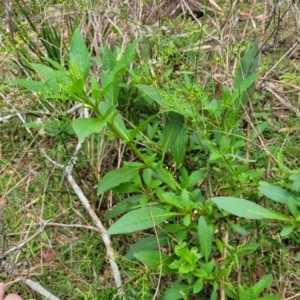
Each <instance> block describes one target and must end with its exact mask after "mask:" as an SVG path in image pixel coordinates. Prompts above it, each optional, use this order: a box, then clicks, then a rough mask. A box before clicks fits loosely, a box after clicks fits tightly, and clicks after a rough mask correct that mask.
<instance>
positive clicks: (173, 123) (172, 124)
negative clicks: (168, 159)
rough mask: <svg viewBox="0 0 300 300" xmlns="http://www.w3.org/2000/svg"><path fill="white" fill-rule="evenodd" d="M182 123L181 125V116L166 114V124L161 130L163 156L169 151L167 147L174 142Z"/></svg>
mask: <svg viewBox="0 0 300 300" xmlns="http://www.w3.org/2000/svg"><path fill="white" fill-rule="evenodd" d="M182 123H183V116H182V115H180V114H177V113H175V112H169V113H168V115H167V122H166V125H165V127H164V130H163V149H162V150H163V154H164V153H165V152H166V151H167V150H168V149H169V147H170V146H171V145H172V144H173V142H174V141H175V140H176V138H177V136H178V134H179V132H180V130H181V127H182ZM181 142H182V141H181ZM181 146H182V145H181ZM183 148H184V147H183Z"/></svg>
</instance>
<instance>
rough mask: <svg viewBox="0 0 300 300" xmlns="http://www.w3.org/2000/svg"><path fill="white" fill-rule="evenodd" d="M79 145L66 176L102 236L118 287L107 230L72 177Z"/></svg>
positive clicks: (115, 265) (118, 273)
mask: <svg viewBox="0 0 300 300" xmlns="http://www.w3.org/2000/svg"><path fill="white" fill-rule="evenodd" d="M81 146H82V144H81V143H78V144H77V146H76V149H75V151H74V155H73V157H72V158H71V161H70V163H69V165H68V166H67V167H66V177H67V180H68V182H69V183H70V185H71V187H72V188H73V191H74V192H75V193H76V195H77V197H78V198H79V200H80V201H81V203H82V204H83V206H84V207H85V209H86V210H87V212H88V213H89V215H90V217H91V218H92V220H93V222H94V224H95V225H96V227H97V228H98V231H99V232H100V235H101V237H102V240H103V243H104V245H105V248H106V254H107V257H108V259H109V262H110V266H111V269H112V272H113V274H114V279H115V284H116V286H117V287H118V288H120V287H121V286H122V279H121V274H120V271H119V268H118V265H117V264H116V262H115V254H114V250H113V248H112V246H111V240H110V237H109V234H108V233H107V230H106V228H105V227H104V225H103V223H102V222H101V220H100V219H99V218H98V216H97V215H96V213H95V212H94V210H93V208H92V207H91V205H90V202H89V200H88V199H87V198H86V196H85V195H84V193H83V191H82V189H81V188H80V186H79V185H78V184H77V182H76V180H75V179H74V177H73V175H72V171H73V167H74V165H75V163H76V160H77V158H78V154H79V152H80V150H81ZM41 152H42V153H43V154H44V156H45V157H46V158H47V159H48V160H49V161H50V162H51V163H53V164H54V165H55V166H58V167H61V168H62V167H63V166H62V165H60V164H58V163H57V162H55V161H53V160H52V159H51V158H50V157H49V156H48V155H47V154H46V153H45V151H44V150H41Z"/></svg>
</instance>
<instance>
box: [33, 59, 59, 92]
mask: <svg viewBox="0 0 300 300" xmlns="http://www.w3.org/2000/svg"><path fill="white" fill-rule="evenodd" d="M31 66H32V67H33V69H34V70H35V71H36V72H37V73H38V74H39V75H40V76H41V77H42V82H43V83H44V84H46V85H47V86H48V87H49V88H51V89H53V90H54V91H55V92H56V93H58V91H59V86H58V83H57V81H56V78H55V72H56V71H55V70H53V69H52V68H50V67H48V66H45V65H40V64H31Z"/></svg>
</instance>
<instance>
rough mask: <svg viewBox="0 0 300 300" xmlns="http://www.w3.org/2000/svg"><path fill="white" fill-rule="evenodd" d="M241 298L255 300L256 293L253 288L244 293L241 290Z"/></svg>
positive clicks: (240, 299) (242, 299)
mask: <svg viewBox="0 0 300 300" xmlns="http://www.w3.org/2000/svg"><path fill="white" fill-rule="evenodd" d="M239 300H255V295H254V292H253V290H252V289H247V290H245V291H244V292H243V293H241V292H240V298H239Z"/></svg>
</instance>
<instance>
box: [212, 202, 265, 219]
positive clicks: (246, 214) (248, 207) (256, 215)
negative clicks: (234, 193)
mask: <svg viewBox="0 0 300 300" xmlns="http://www.w3.org/2000/svg"><path fill="white" fill-rule="evenodd" d="M212 201H213V202H214V203H215V204H216V205H217V206H218V207H219V208H222V209H224V210H225V211H227V212H229V213H231V214H233V215H235V216H238V217H243V218H248V219H258V220H259V219H264V218H267V217H268V214H269V211H268V210H267V209H266V208H264V207H262V206H260V205H258V204H256V203H253V202H251V201H249V200H245V199H240V198H234V197H214V198H212Z"/></svg>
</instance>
